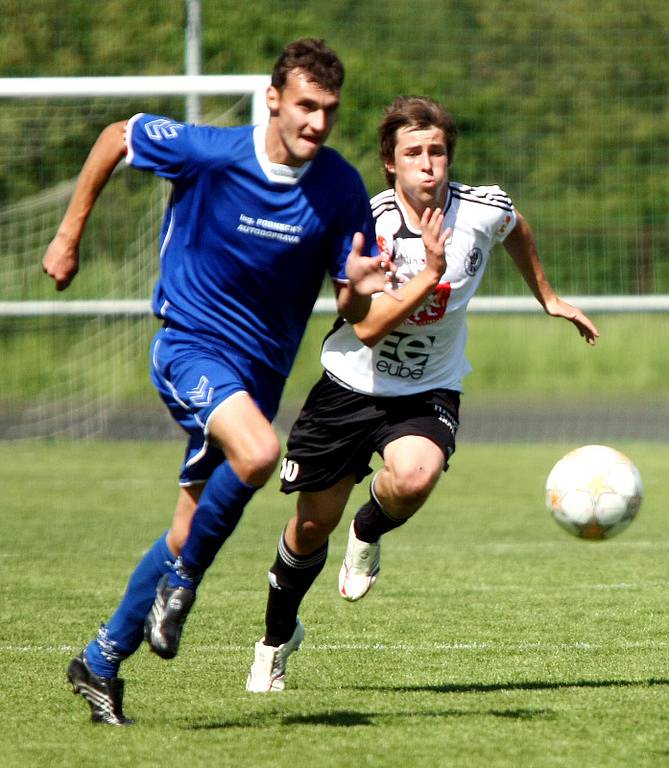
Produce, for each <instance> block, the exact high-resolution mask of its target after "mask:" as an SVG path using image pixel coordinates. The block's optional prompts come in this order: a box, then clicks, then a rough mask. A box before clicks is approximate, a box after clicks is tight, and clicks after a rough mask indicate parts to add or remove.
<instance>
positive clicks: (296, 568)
mask: <svg viewBox="0 0 669 768" xmlns="http://www.w3.org/2000/svg"><path fill="white" fill-rule="evenodd" d="M327 556H328V544H327V542H325V544H324V545H323V546H322V547H320V548H319V549H317V550H316V551H315V552H312V553H311V554H309V555H296V554H295V553H294V552H293V551H292V550H290V549H289V547H288V545H287V544H286V540H285V538H284V536H283V535H282V536H281V539H280V541H279V546H278V548H277V553H276V560H275V561H274V565H273V566H272V567H271V568H270V570H269V573H268V574H267V575H268V577H269V584H270V586H269V595H268V597H267V611H266V613H265V639H264V642H265V645H273V646H275V647H276V646H279V645H281V644H282V643H285V642H286V640H289V639H290V637H291V635H292V634H293V632H294V631H295V624H296V623H297V611H298V609H299V607H300V603H301V602H302V598H303V597H304V596H305V595H306V594H307V592H308V591H309V587H311V585H312V584H313V583H314V581H315V580H316V577H317V576H318V574H319V573H320V572H321V571H322V570H323V566H324V565H325V561H326V559H327Z"/></svg>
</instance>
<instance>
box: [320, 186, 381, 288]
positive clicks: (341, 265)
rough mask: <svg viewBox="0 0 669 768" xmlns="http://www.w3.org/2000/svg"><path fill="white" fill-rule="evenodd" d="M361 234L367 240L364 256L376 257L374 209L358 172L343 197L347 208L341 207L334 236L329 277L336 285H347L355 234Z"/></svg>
mask: <svg viewBox="0 0 669 768" xmlns="http://www.w3.org/2000/svg"><path fill="white" fill-rule="evenodd" d="M356 232H362V234H363V236H364V238H365V245H364V247H363V251H362V252H363V254H364V255H365V256H376V255H377V254H378V247H377V244H376V235H375V232H374V220H373V218H372V208H371V206H370V204H369V198H368V196H367V190H366V189H365V185H364V183H363V181H362V179H361V178H360V176H359V175H358V173H357V171H353V172H352V174H351V182H350V185H349V189H348V190H347V192H346V193H345V194H344V205H343V206H341V224H340V226H339V229H338V232H337V234H336V236H335V240H334V242H333V248H332V259H331V261H330V264H329V265H328V271H329V273H330V277H332V279H333V280H336V281H337V282H347V281H348V278H347V277H346V259H347V257H348V254H349V253H350V252H351V246H352V245H353V235H354V234H355V233H356Z"/></svg>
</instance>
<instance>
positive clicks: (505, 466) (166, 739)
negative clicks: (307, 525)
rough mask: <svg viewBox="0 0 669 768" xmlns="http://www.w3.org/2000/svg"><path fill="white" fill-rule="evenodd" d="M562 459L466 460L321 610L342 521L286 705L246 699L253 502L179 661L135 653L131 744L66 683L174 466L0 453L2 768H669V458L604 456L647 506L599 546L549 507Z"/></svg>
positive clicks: (262, 510) (269, 520)
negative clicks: (635, 469)
mask: <svg viewBox="0 0 669 768" xmlns="http://www.w3.org/2000/svg"><path fill="white" fill-rule="evenodd" d="M567 447H570V446H536V445H532V446H518V445H514V446H512V447H505V446H501V445H490V446H484V445H463V444H461V445H460V446H459V450H458V454H457V455H456V457H455V459H454V461H453V466H452V470H451V472H450V473H449V474H448V475H447V476H446V477H445V478H444V479H443V481H442V483H441V484H440V486H439V488H438V490H437V492H436V493H435V494H434V496H433V497H432V499H431V500H430V501H429V503H428V504H427V506H426V508H425V509H423V510H422V511H421V512H420V513H419V515H418V517H416V518H415V519H414V520H413V521H412V522H411V523H410V524H409V525H407V526H406V527H405V528H403V529H402V530H400V531H397V532H395V533H393V534H390V535H389V536H388V537H387V538H386V541H385V542H384V549H383V570H382V573H381V576H380V578H379V581H378V583H377V585H376V587H375V588H374V591H373V592H372V594H371V595H370V596H369V597H368V598H366V599H365V600H364V601H363V602H362V603H359V604H354V605H352V604H347V603H345V602H344V601H342V600H341V599H340V598H339V597H338V595H337V592H336V576H337V569H338V567H339V561H340V558H341V556H342V553H343V547H344V542H345V533H346V531H345V529H346V525H345V524H342V526H340V529H339V530H337V532H336V534H335V535H334V536H333V538H332V542H331V558H330V561H329V563H328V565H327V566H326V569H325V571H324V573H323V574H322V576H321V578H320V579H319V581H318V582H317V583H316V585H315V586H314V588H313V590H312V592H311V593H310V595H309V596H308V597H307V599H306V601H305V604H304V605H303V608H302V611H301V616H302V618H303V620H304V622H305V625H306V627H307V638H306V641H305V645H304V648H303V650H302V651H301V652H300V653H299V654H297V655H296V656H294V657H292V658H291V661H290V665H289V678H288V682H289V685H290V690H288V691H286V692H285V693H284V694H272V695H265V696H262V695H252V694H247V693H245V692H244V690H243V688H244V679H245V675H246V672H247V668H248V665H249V663H250V661H251V655H252V647H253V643H254V641H255V640H256V639H257V638H258V637H259V635H260V634H261V632H262V617H263V611H264V599H265V592H266V581H265V571H266V569H267V567H268V566H269V565H270V563H271V561H272V559H273V552H274V547H275V543H276V539H277V537H278V535H279V531H280V529H281V527H282V525H283V523H284V521H285V519H286V518H287V517H288V515H289V514H290V509H291V505H292V500H291V499H288V498H286V497H283V496H281V495H280V494H279V493H278V492H277V491H276V482H272V483H270V486H269V487H268V488H267V489H265V490H264V491H262V492H261V493H259V494H258V495H257V496H256V498H255V499H254V500H253V502H252V505H251V507H250V508H249V510H248V512H247V515H246V516H245V518H244V521H243V523H242V525H241V526H240V529H239V531H238V532H237V533H236V534H235V536H234V537H233V539H231V541H230V542H229V543H228V545H227V546H226V549H225V552H224V555H223V556H222V557H221V558H220V559H219V561H218V562H217V564H216V566H215V567H214V568H213V569H212V571H211V572H210V574H209V576H208V578H207V580H206V581H205V583H204V584H203V587H202V589H201V594H200V598H199V601H198V604H197V606H196V609H195V611H194V613H193V615H192V616H191V619H190V621H189V623H188V625H187V628H186V633H185V639H184V645H183V649H182V653H181V654H180V656H179V657H178V658H177V659H175V660H174V661H173V662H169V663H168V662H163V661H161V660H160V659H158V658H156V657H153V656H152V655H151V654H149V653H148V652H147V650H146V649H144V648H143V649H141V650H140V652H139V653H138V654H137V655H136V656H135V657H134V658H133V659H132V660H131V661H129V662H128V663H127V664H126V665H125V667H124V676H125V678H126V681H127V690H126V706H125V709H126V711H127V713H128V714H130V715H132V716H134V717H135V718H136V725H135V726H134V727H133V728H128V729H114V728H110V727H105V726H93V725H91V724H90V723H89V722H88V709H87V707H86V705H85V704H84V703H83V702H82V701H81V700H80V699H79V698H75V697H74V696H72V694H71V693H70V691H69V689H68V687H67V686H66V684H65V675H64V670H65V666H66V664H67V662H68V660H69V658H70V657H71V656H72V655H73V654H74V653H75V652H78V650H79V649H80V647H81V646H82V644H83V643H84V642H85V641H86V640H87V639H88V638H89V637H90V636H91V634H92V633H93V632H94V630H95V629H96V627H97V623H98V622H99V621H100V620H101V619H103V618H106V617H107V616H108V613H109V611H110V610H111V608H112V607H113V605H114V604H115V602H116V601H117V599H118V597H119V595H120V592H121V591H122V589H123V587H124V583H125V579H126V578H127V575H128V573H129V571H130V569H131V567H132V566H133V565H134V563H135V562H136V560H137V558H138V557H139V555H140V553H141V551H142V549H143V548H144V547H145V546H146V545H147V544H148V543H150V542H151V540H152V539H153V538H154V537H155V536H156V535H157V534H158V533H159V532H160V531H161V530H162V529H163V528H164V526H165V524H166V522H167V519H168V517H169V511H170V508H171V506H172V504H173V501H174V497H175V482H174V476H175V472H176V467H177V464H178V462H179V458H180V454H181V446H180V445H178V444H169V443H168V444H140V443H127V444H126V443H116V444H95V443H89V444H84V443H74V444H73V443H64V444H58V443H53V444H48V443H41V444H34V443H15V444H7V443H5V444H0V482H2V489H3V513H2V533H1V538H0V542H1V543H0V569H1V572H2V579H1V580H0V595H1V596H2V621H1V622H0V690H1V691H2V696H0V721H1V722H2V732H3V736H2V758H1V760H0V762H1V764H2V765H3V766H7V767H8V768H13V767H14V766H16V767H17V768H18V767H19V766H20V767H21V768H24V767H25V766H49V767H50V768H55V767H56V766H68V767H70V766H93V765H95V766H97V765H113V766H133V767H135V766H168V765H169V766H185V767H186V768H197V767H198V766H206V767H207V768H211V767H212V766H253V768H265V767H267V768H269V767H270V766H272V767H277V766H278V767H279V768H283V767H284V766H285V767H286V768H287V767H288V766H291V768H293V767H294V768H302V766H304V767H305V768H306V767H307V766H317V767H319V768H320V767H321V766H323V767H329V766H333V767H334V766H337V767H339V766H342V767H343V766H346V767H347V768H348V767H350V768H357V767H358V766H369V767H370V768H372V767H374V768H375V767H376V766H393V767H394V766H399V767H402V768H404V766H419V767H420V768H423V766H424V767H425V768H434V767H435V766H476V767H479V766H483V767H486V768H487V767H488V766H514V767H515V766H528V767H530V766H531V767H532V768H535V766H536V767H539V768H541V767H543V766H579V767H580V766H586V767H587V768H592V767H593V766H635V768H637V767H639V766H661V765H668V764H669V740H668V737H667V733H668V732H669V673H668V672H667V662H668V654H667V651H668V649H669V637H668V627H667V622H666V608H665V605H666V589H665V584H666V562H667V549H668V545H669V532H668V531H667V526H666V520H665V509H664V503H663V501H664V499H663V495H662V493H663V486H662V485H661V479H662V477H664V476H665V475H666V467H667V465H668V462H669V447H668V446H664V445H644V444H630V445H620V446H618V447H619V448H621V449H622V450H624V451H625V452H627V453H628V454H629V455H630V456H631V457H632V458H633V459H634V460H635V461H636V463H637V464H638V466H639V468H640V470H641V472H642V475H643V477H644V480H645V484H646V496H645V500H644V504H643V505H642V509H641V513H640V516H639V518H638V520H637V521H635V523H634V524H633V525H632V526H631V527H630V528H629V529H628V530H627V531H625V533H623V534H622V535H621V536H620V537H619V538H618V539H614V540H612V541H610V542H605V543H589V542H583V541H580V540H577V539H574V538H572V537H570V536H569V535H568V534H566V533H565V532H563V531H562V530H561V529H559V528H558V527H557V526H556V524H555V523H554V522H553V521H552V520H551V519H550V518H549V516H548V513H547V512H546V511H545V510H544V508H543V482H544V479H545V476H546V474H547V471H548V469H549V468H550V466H551V465H552V463H553V462H554V461H555V460H556V459H557V458H558V457H559V456H560V455H561V454H562V453H563V452H564V450H565V449H566V448H567ZM363 493H364V490H363V489H360V490H359V491H358V492H357V493H356V497H355V500H360V499H361V498H362V495H363ZM352 512H353V508H352V507H351V509H349V510H348V512H347V516H346V520H348V519H349V517H350V514H352Z"/></svg>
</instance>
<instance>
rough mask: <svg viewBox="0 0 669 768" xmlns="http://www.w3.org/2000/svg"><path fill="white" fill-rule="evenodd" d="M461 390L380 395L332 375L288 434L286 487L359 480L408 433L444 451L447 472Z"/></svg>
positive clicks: (316, 390) (307, 487) (317, 388)
mask: <svg viewBox="0 0 669 768" xmlns="http://www.w3.org/2000/svg"><path fill="white" fill-rule="evenodd" d="M459 408H460V393H459V392H455V391H454V390H452V389H431V390H429V391H427V392H421V393H420V394H417V395H403V396H401V397H375V396H373V395H363V394H360V393H359V392H354V391H352V390H350V389H347V388H346V387H344V386H343V385H341V384H338V383H337V382H336V381H333V380H332V379H331V378H330V376H329V375H328V374H327V373H324V374H323V376H322V377H321V378H320V380H319V381H318V382H317V383H316V385H315V386H314V387H313V389H312V390H311V392H310V393H309V396H308V397H307V400H306V402H305V403H304V406H303V407H302V410H301V411H300V414H299V416H298V417H297V421H296V422H295V424H293V428H292V429H291V431H290V435H289V436H288V450H287V452H286V455H285V457H284V459H283V462H282V464H281V490H282V491H283V492H284V493H292V492H293V491H322V490H325V489H326V488H329V487H330V486H332V485H334V484H335V483H336V482H338V481H339V480H341V479H342V478H343V477H346V476H347V475H351V474H354V475H355V481H356V483H359V482H360V481H361V480H362V479H363V478H364V477H366V476H367V475H369V474H370V473H371V471H372V469H371V467H370V466H369V462H370V460H371V458H372V456H373V454H374V452H375V451H376V452H378V453H379V454H380V455H381V456H383V451H384V449H385V447H386V446H387V445H388V443H390V442H392V441H393V440H396V439H397V438H399V437H405V436H406V435H418V436H421V437H426V438H428V439H429V440H432V442H433V443H435V444H436V445H438V446H439V448H441V450H442V451H443V453H444V458H445V461H444V471H446V470H447V469H448V459H449V457H450V456H451V455H452V454H453V452H454V451H455V434H456V432H457V429H458V413H459Z"/></svg>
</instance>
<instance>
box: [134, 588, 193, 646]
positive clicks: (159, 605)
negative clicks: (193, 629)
mask: <svg viewBox="0 0 669 768" xmlns="http://www.w3.org/2000/svg"><path fill="white" fill-rule="evenodd" d="M194 602H195V592H194V591H193V590H192V589H188V588H187V587H169V586H168V585H167V575H165V576H163V577H162V579H161V580H160V581H159V582H158V587H157V589H156V599H155V600H154V603H153V606H152V607H151V610H150V611H149V615H148V616H147V617H146V621H145V623H144V639H145V640H146V642H147V643H148V644H149V646H150V647H151V650H152V651H153V652H154V653H157V654H158V656H160V657H161V658H163V659H173V658H174V657H175V656H176V655H177V653H178V651H179V641H180V640H181V631H182V629H183V626H184V623H185V621H186V618H187V617H188V614H189V612H190V609H191V608H192V607H193V603H194Z"/></svg>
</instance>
